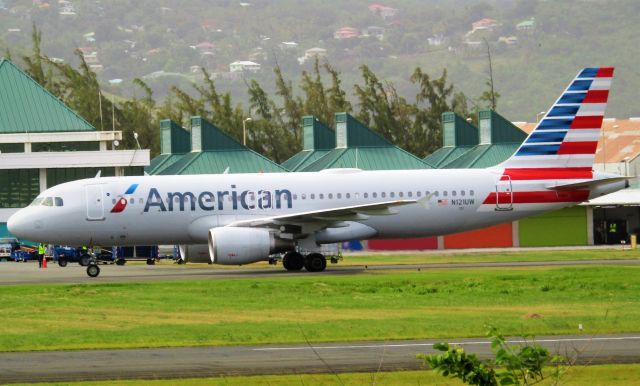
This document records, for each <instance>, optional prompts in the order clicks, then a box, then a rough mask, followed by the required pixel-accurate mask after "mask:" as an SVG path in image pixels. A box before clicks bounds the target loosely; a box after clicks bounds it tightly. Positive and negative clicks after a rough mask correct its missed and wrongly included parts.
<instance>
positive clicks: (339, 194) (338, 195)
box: [336, 193, 349, 198]
mask: <svg viewBox="0 0 640 386" xmlns="http://www.w3.org/2000/svg"><path fill="white" fill-rule="evenodd" d="M347 194H349V193H347ZM336 198H342V193H338V194H336Z"/></svg>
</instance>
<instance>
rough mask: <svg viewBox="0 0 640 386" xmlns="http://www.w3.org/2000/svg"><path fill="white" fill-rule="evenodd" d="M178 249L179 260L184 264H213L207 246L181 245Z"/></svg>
mask: <svg viewBox="0 0 640 386" xmlns="http://www.w3.org/2000/svg"><path fill="white" fill-rule="evenodd" d="M179 248H180V258H182V261H184V262H185V263H208V264H211V263H213V261H211V256H210V255H209V245H208V244H181V245H180V246H179Z"/></svg>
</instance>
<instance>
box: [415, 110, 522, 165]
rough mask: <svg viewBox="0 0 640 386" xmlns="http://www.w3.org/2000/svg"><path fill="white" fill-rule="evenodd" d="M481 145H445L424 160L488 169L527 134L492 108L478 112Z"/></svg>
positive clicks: (507, 155) (508, 153)
mask: <svg viewBox="0 0 640 386" xmlns="http://www.w3.org/2000/svg"><path fill="white" fill-rule="evenodd" d="M478 121H479V122H480V144H479V145H476V146H471V147H470V146H456V147H450V146H448V147H443V148H441V149H439V150H437V151H436V152H434V153H433V154H431V155H429V156H427V157H426V158H425V161H427V162H429V163H431V164H433V165H434V166H436V167H438V168H441V169H465V168H486V167H489V166H494V165H497V164H499V163H501V162H503V161H505V160H506V159H507V158H509V157H510V156H511V155H512V154H513V153H515V151H516V150H517V149H518V147H519V146H520V144H521V143H522V141H524V140H525V138H526V137H527V134H526V133H524V132H523V131H522V130H520V129H519V128H518V127H517V126H515V125H513V124H512V123H511V122H509V121H508V120H507V119H505V118H503V117H502V116H501V115H500V114H498V113H496V112H495V111H492V110H482V111H480V112H479V113H478Z"/></svg>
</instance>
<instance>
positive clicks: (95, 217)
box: [85, 185, 104, 221]
mask: <svg viewBox="0 0 640 386" xmlns="http://www.w3.org/2000/svg"><path fill="white" fill-rule="evenodd" d="M85 198H86V202H87V220H89V221H101V220H104V203H103V200H104V198H103V196H102V185H87V186H85Z"/></svg>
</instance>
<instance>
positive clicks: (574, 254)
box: [340, 247, 640, 265]
mask: <svg viewBox="0 0 640 386" xmlns="http://www.w3.org/2000/svg"><path fill="white" fill-rule="evenodd" d="M638 258H640V249H633V250H632V249H629V248H628V247H627V249H624V250H623V249H621V248H620V247H616V248H615V249H577V250H534V251H514V252H503V251H501V252H473V253H469V252H467V253H465V252H459V251H456V252H450V253H442V252H437V251H432V252H427V253H400V254H398V253H396V254H394V253H388V254H386V253H378V254H366V253H363V254H348V255H347V256H345V257H344V259H343V260H342V261H341V262H340V264H344V265H363V264H366V265H377V264H428V263H478V262H508V261H570V260H598V259H609V260H620V259H638Z"/></svg>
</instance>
